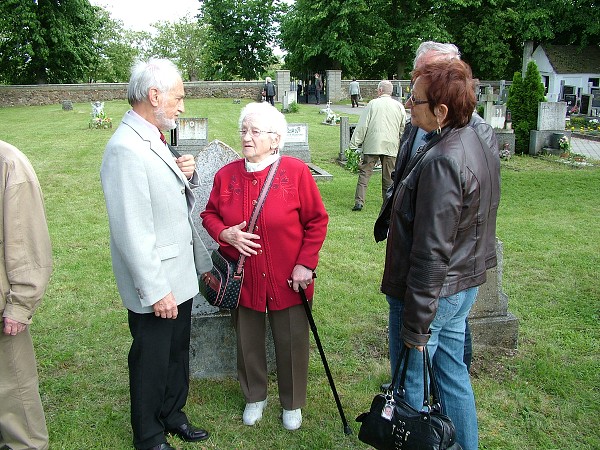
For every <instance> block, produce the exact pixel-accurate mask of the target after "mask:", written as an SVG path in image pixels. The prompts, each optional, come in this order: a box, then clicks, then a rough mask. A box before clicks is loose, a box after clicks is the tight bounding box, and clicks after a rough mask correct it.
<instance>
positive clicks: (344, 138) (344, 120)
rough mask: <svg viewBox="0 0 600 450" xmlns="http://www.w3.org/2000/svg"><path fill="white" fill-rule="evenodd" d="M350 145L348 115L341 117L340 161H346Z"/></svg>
mask: <svg viewBox="0 0 600 450" xmlns="http://www.w3.org/2000/svg"><path fill="white" fill-rule="evenodd" d="M349 145H350V123H349V118H348V117H346V116H342V117H340V153H339V155H338V161H339V162H341V163H345V162H346V149H347V148H348V146H349Z"/></svg>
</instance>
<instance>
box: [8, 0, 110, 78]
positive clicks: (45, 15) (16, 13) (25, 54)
mask: <svg viewBox="0 0 600 450" xmlns="http://www.w3.org/2000/svg"><path fill="white" fill-rule="evenodd" d="M95 12H96V8H95V7H93V6H91V5H90V3H89V1H88V0H60V1H59V0H38V1H37V2H34V1H33V0H32V1H23V0H2V2H0V80H2V81H3V82H6V83H13V84H37V83H76V82H79V81H87V76H88V68H89V66H90V62H91V61H92V59H93V58H94V50H95V48H96V47H95V45H94V34H95V32H96V29H97V28H98V25H99V21H98V20H97V18H96V15H95Z"/></svg>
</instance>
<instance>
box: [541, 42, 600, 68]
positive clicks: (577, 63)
mask: <svg viewBox="0 0 600 450" xmlns="http://www.w3.org/2000/svg"><path fill="white" fill-rule="evenodd" d="M541 47H542V48H543V49H544V52H545V53H546V56H547V57H548V60H549V61H550V64H552V67H553V68H554V71H555V72H556V73H560V74H565V73H590V74H596V73H597V74H600V46H598V45H590V46H587V47H583V48H581V47H579V46H577V45H552V44H542V46H541Z"/></svg>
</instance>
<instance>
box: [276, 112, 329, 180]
mask: <svg viewBox="0 0 600 450" xmlns="http://www.w3.org/2000/svg"><path fill="white" fill-rule="evenodd" d="M281 154H282V155H288V156H294V157H296V158H298V159H301V160H302V161H304V162H305V163H306V165H307V166H308V167H309V168H310V170H311V172H312V174H313V178H314V179H315V181H331V180H332V179H333V175H331V174H330V173H329V172H327V171H325V170H323V169H321V168H320V167H318V166H316V165H315V164H313V163H312V162H311V161H310V148H309V146H308V124H306V123H288V128H287V135H286V137H285V143H284V145H283V149H282V150H281Z"/></svg>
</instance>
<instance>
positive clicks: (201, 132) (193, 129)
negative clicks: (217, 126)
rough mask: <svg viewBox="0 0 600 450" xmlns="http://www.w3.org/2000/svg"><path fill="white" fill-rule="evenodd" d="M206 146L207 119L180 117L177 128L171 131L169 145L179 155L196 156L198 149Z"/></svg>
mask: <svg viewBox="0 0 600 450" xmlns="http://www.w3.org/2000/svg"><path fill="white" fill-rule="evenodd" d="M207 144H208V119H206V118H198V117H190V118H188V117H185V118H184V117H180V118H179V119H177V127H176V128H175V129H174V130H171V145H173V146H174V147H177V148H178V151H179V153H187V154H190V155H194V156H196V155H197V154H198V152H199V151H200V149H201V148H202V147H204V146H205V145H207Z"/></svg>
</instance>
